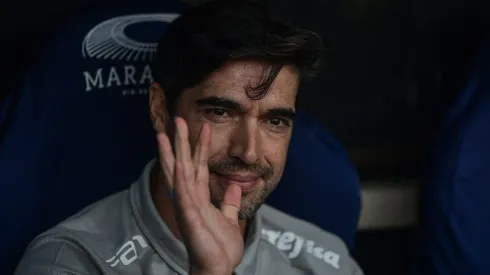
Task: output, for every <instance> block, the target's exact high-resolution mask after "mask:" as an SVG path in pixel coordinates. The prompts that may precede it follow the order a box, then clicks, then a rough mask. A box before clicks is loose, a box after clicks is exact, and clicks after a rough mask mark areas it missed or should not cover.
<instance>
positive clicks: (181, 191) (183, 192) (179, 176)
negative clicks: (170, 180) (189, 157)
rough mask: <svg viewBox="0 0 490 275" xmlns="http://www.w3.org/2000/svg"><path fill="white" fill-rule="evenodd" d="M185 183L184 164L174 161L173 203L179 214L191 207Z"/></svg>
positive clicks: (191, 203)
mask: <svg viewBox="0 0 490 275" xmlns="http://www.w3.org/2000/svg"><path fill="white" fill-rule="evenodd" d="M187 181H188V180H187V178H186V175H185V171H184V164H183V163H182V161H181V160H176V161H175V170H174V184H175V198H176V200H175V201H176V203H177V206H178V207H179V208H180V210H181V212H182V211H183V210H185V209H186V208H189V207H193V202H192V199H191V196H190V194H189V187H188V184H187ZM182 213H183V212H182Z"/></svg>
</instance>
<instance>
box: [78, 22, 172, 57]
mask: <svg viewBox="0 0 490 275" xmlns="http://www.w3.org/2000/svg"><path fill="white" fill-rule="evenodd" d="M178 16H179V15H178V14H172V13H152V14H132V15H126V16H119V17H114V18H111V19H109V20H106V21H104V22H102V23H100V24H98V25H97V26H95V27H94V28H92V29H91V30H90V31H89V32H88V33H87V35H86V36H85V38H84V40H83V44H82V55H83V57H84V58H87V57H88V58H97V59H108V60H126V61H151V60H152V59H153V57H154V56H155V53H156V50H157V45H158V41H157V40H158V38H159V37H155V38H154V39H155V40H154V42H147V41H138V40H137V39H135V38H134V37H130V36H129V35H128V34H127V28H128V27H129V26H131V25H135V24H138V23H152V22H163V23H170V22H172V21H173V20H174V19H175V18H177V17H178Z"/></svg>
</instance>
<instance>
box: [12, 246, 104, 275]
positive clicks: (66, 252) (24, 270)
mask: <svg viewBox="0 0 490 275" xmlns="http://www.w3.org/2000/svg"><path fill="white" fill-rule="evenodd" d="M14 275H102V273H101V271H100V269H99V268H97V267H96V265H95V262H94V260H93V258H91V257H90V256H89V255H88V253H87V252H86V251H85V250H84V249H83V248H81V247H80V246H78V245H77V244H76V243H74V242H73V241H71V240H63V239H62V238H56V237H51V238H49V237H47V238H46V237H45V238H42V239H38V240H36V241H34V242H33V243H32V244H31V245H30V246H29V248H28V249H27V251H26V252H25V254H24V256H23V257H22V260H21V261H20V263H19V265H18V266H17V269H16V271H15V273H14Z"/></svg>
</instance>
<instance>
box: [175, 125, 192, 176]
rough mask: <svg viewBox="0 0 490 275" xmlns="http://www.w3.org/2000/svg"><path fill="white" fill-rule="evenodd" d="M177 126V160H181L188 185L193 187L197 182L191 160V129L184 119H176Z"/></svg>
mask: <svg viewBox="0 0 490 275" xmlns="http://www.w3.org/2000/svg"><path fill="white" fill-rule="evenodd" d="M175 125H176V129H177V131H176V132H175V159H177V160H181V161H182V164H183V169H184V173H185V176H186V179H187V180H186V183H185V184H190V185H193V183H194V180H195V172H194V164H193V163H192V160H191V147H190V145H189V129H188V128H187V123H186V122H185V120H184V119H182V118H180V117H176V118H175Z"/></svg>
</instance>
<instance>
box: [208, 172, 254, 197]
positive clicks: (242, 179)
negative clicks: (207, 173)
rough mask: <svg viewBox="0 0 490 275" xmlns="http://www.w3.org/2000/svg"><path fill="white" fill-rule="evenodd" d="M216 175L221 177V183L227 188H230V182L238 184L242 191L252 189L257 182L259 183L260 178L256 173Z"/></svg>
mask: <svg viewBox="0 0 490 275" xmlns="http://www.w3.org/2000/svg"><path fill="white" fill-rule="evenodd" d="M216 175H217V176H218V177H219V183H220V185H221V186H223V187H224V188H225V189H226V188H228V186H229V185H230V184H236V185H238V186H239V187H240V188H241V189H242V192H246V191H248V190H250V189H252V188H253V187H254V186H255V184H257V181H258V179H259V178H260V177H259V176H258V175H256V174H240V173H232V174H216Z"/></svg>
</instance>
